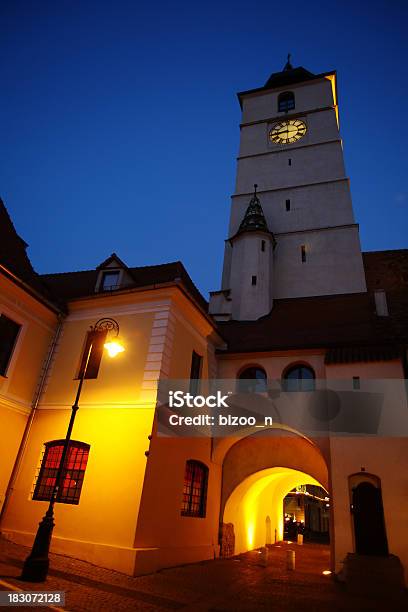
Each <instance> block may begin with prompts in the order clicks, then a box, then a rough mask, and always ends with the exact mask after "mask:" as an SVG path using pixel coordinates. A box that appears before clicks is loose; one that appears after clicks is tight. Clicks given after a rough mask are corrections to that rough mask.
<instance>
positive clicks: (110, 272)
mask: <svg viewBox="0 0 408 612" xmlns="http://www.w3.org/2000/svg"><path fill="white" fill-rule="evenodd" d="M120 273H121V270H116V269H107V270H103V271H102V276H101V282H100V285H99V291H102V292H107V291H115V290H116V289H119V287H120V277H121V274H120ZM114 275H115V276H116V278H117V282H116V283H115V284H114V285H111V286H110V287H105V278H106V277H108V276H114Z"/></svg>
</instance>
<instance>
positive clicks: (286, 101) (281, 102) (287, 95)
mask: <svg viewBox="0 0 408 612" xmlns="http://www.w3.org/2000/svg"><path fill="white" fill-rule="evenodd" d="M294 108H295V95H294V93H293V92H292V91H284V92H283V93H281V94H279V97H278V112H279V113H287V112H288V111H290V110H293V109H294Z"/></svg>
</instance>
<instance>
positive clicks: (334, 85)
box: [325, 73, 340, 129]
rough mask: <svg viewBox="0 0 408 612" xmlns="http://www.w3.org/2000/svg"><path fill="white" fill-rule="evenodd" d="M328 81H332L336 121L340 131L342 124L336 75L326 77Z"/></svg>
mask: <svg viewBox="0 0 408 612" xmlns="http://www.w3.org/2000/svg"><path fill="white" fill-rule="evenodd" d="M325 78H326V79H327V80H329V81H330V83H331V87H332V94H333V105H334V110H335V113H336V121H337V127H338V128H339V129H340V123H339V107H338V104H337V87H336V75H335V74H334V73H333V74H329V75H327V76H326V77H325Z"/></svg>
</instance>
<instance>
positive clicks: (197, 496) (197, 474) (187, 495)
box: [181, 459, 208, 517]
mask: <svg viewBox="0 0 408 612" xmlns="http://www.w3.org/2000/svg"><path fill="white" fill-rule="evenodd" d="M207 482H208V467H207V466H206V465H204V463H200V461H194V460H193V459H190V460H189V461H187V462H186V472H185V475H184V489H183V503H182V506H181V514H182V515H183V516H198V517H205V510H206V502H207Z"/></svg>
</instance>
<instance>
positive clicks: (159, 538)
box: [135, 300, 221, 574]
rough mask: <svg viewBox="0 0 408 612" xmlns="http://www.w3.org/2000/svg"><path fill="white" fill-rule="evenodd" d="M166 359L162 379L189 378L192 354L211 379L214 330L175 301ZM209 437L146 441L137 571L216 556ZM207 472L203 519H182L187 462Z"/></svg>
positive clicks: (217, 481) (216, 475)
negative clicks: (193, 352) (205, 502)
mask: <svg viewBox="0 0 408 612" xmlns="http://www.w3.org/2000/svg"><path fill="white" fill-rule="evenodd" d="M169 329H170V335H171V336H172V338H171V347H172V349H171V355H170V360H169V367H168V371H164V372H162V376H161V378H162V379H163V378H168V379H170V380H172V381H175V382H176V383H177V381H185V380H187V379H189V377H190V368H191V356H192V351H193V350H194V351H195V352H197V353H198V354H199V355H201V356H202V357H203V364H202V373H201V374H202V378H203V379H207V378H208V377H209V376H212V377H213V376H214V375H215V357H214V345H215V341H214V340H213V339H212V334H213V329H212V327H211V326H210V325H209V324H208V322H207V320H206V319H204V318H203V317H202V316H201V315H199V314H198V312H197V310H196V309H194V308H193V307H192V306H191V304H189V303H187V302H186V301H184V302H181V301H179V300H175V302H174V304H173V307H172V309H171V311H170V315H169ZM211 451H212V440H211V438H198V437H192V438H186V437H174V438H165V437H163V436H161V435H160V434H158V433H157V431H156V430H155V431H154V434H153V438H152V440H151V444H150V449H149V456H148V460H147V469H146V475H145V480H144V486H143V495H142V504H141V508H140V514H139V519H138V525H137V531H136V537H135V547H136V548H137V549H138V551H139V552H138V562H137V566H136V573H138V574H140V573H146V572H149V571H153V570H157V569H160V568H162V567H168V566H172V565H179V564H182V563H190V562H195V561H200V560H203V559H212V558H214V557H216V556H218V554H219V546H218V526H219V523H218V521H219V506H220V491H221V466H220V465H219V464H217V463H216V462H214V461H213V459H212V455H211ZM189 459H193V460H196V461H200V462H202V463H204V464H205V465H206V466H207V467H208V469H209V474H208V489H207V504H206V514H205V517H203V518H200V517H189V516H182V515H181V504H182V498H183V484H184V474H185V467H186V461H187V460H189Z"/></svg>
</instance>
